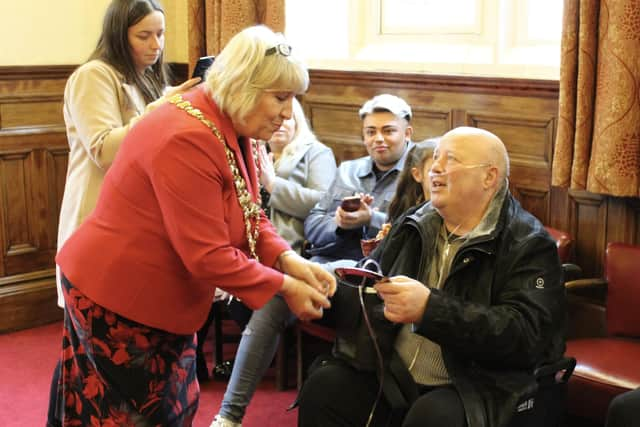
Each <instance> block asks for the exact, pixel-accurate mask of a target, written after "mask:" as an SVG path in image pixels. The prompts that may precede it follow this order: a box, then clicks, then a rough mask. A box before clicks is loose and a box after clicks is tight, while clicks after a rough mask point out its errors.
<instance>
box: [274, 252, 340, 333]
mask: <svg viewBox="0 0 640 427" xmlns="http://www.w3.org/2000/svg"><path fill="white" fill-rule="evenodd" d="M277 268H279V269H280V270H281V271H282V272H283V273H285V280H284V283H283V285H282V289H281V290H280V293H281V294H282V296H283V298H284V299H285V301H286V303H287V305H288V306H289V308H290V309H291V311H292V312H293V313H294V314H295V315H296V316H297V317H298V319H300V320H303V321H305V320H311V319H319V318H320V317H322V309H323V308H329V307H331V303H330V302H329V297H330V296H333V294H334V293H335V291H336V279H335V277H334V275H333V274H331V273H329V272H328V271H327V270H325V269H324V268H322V267H321V266H320V264H317V263H315V262H311V261H309V260H307V259H305V258H303V257H301V256H300V255H298V254H296V253H295V252H294V251H286V252H283V253H282V254H281V255H280V256H279V257H278V262H277Z"/></svg>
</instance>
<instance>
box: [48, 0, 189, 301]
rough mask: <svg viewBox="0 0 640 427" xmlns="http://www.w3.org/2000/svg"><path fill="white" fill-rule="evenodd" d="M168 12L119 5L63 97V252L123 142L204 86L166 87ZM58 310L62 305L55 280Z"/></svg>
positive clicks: (132, 1)
mask: <svg viewBox="0 0 640 427" xmlns="http://www.w3.org/2000/svg"><path fill="white" fill-rule="evenodd" d="M164 35H165V19H164V11H163V10H162V8H161V7H160V4H158V2H157V1H156V0H114V1H112V2H111V4H109V7H108V8H107V11H106V13H105V16H104V19H103V23H102V34H101V35H100V38H99V40H98V44H97V46H96V48H95V50H94V51H93V53H92V54H91V56H90V58H89V61H88V62H86V63H85V64H83V65H81V66H80V67H78V69H76V70H75V71H74V72H73V74H72V75H71V76H70V77H69V79H68V80H67V84H66V87H65V90H64V110H63V113H64V122H65V126H66V129H67V139H68V141H69V165H68V168H67V177H66V182H65V188H64V196H63V198H62V207H61V210H60V222H59V224H58V248H61V247H62V245H63V244H64V242H65V241H66V240H67V239H68V238H69V236H70V235H71V234H72V233H73V232H74V231H75V230H76V228H78V226H79V225H80V224H81V223H82V221H84V219H85V218H86V217H87V216H88V215H89V214H90V213H91V212H92V211H93V209H94V208H95V205H96V200H97V199H98V194H99V192H100V187H101V185H102V180H103V179H104V175H105V173H106V171H107V170H108V169H109V167H110V166H111V163H112V162H113V159H114V158H115V156H116V153H117V152H118V148H119V147H120V144H121V143H122V140H123V139H124V137H125V135H126V134H127V133H128V132H129V130H130V129H131V128H132V127H133V126H134V125H135V124H136V123H137V122H138V121H139V120H140V119H141V118H142V117H143V116H144V115H146V114H147V113H148V112H149V111H151V110H153V109H154V108H156V107H157V106H158V105H160V104H162V103H163V102H165V101H166V99H168V97H169V96H171V95H173V94H175V93H179V92H183V91H185V90H187V89H189V88H190V87H191V86H193V85H194V84H196V83H198V81H199V79H191V80H188V81H186V82H185V83H183V84H182V85H180V86H178V87H176V88H171V90H170V91H168V93H167V95H166V96H164V97H163V96H162V94H163V91H164V90H165V89H166V87H167V72H166V70H165V65H164V63H163V60H162V51H163V49H164ZM57 285H58V305H59V306H60V307H62V306H63V304H64V299H63V296H62V292H61V289H60V275H59V274H57Z"/></svg>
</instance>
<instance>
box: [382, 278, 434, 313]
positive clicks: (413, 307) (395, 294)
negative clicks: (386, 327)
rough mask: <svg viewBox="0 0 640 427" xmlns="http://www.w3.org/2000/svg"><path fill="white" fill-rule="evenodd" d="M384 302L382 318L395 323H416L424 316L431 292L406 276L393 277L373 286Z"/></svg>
mask: <svg viewBox="0 0 640 427" xmlns="http://www.w3.org/2000/svg"><path fill="white" fill-rule="evenodd" d="M374 288H375V290H376V291H378V295H379V296H380V298H382V299H383V300H384V317H386V318H387V319H388V320H389V321H391V322H395V323H418V322H420V320H421V319H422V316H423V315H424V310H425V309H426V307H427V302H428V301H429V295H431V291H430V290H429V288H428V287H426V286H425V285H423V284H422V283H420V282H418V281H417V280H414V279H411V278H409V277H407V276H394V277H390V278H389V279H388V280H383V281H381V282H378V283H377V284H376V285H375V286H374Z"/></svg>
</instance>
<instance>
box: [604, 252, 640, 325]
mask: <svg viewBox="0 0 640 427" xmlns="http://www.w3.org/2000/svg"><path fill="white" fill-rule="evenodd" d="M605 279H606V280H607V283H608V287H607V333H608V334H609V335H620V336H625V337H640V246H634V245H629V244H626V243H618V242H611V243H609V244H607V251H606V253H605Z"/></svg>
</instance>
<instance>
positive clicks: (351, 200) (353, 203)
mask: <svg viewBox="0 0 640 427" xmlns="http://www.w3.org/2000/svg"><path fill="white" fill-rule="evenodd" d="M340 207H341V208H342V210H343V211H347V212H355V211H357V210H358V209H360V196H349V197H345V198H344V199H342V203H340Z"/></svg>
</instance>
